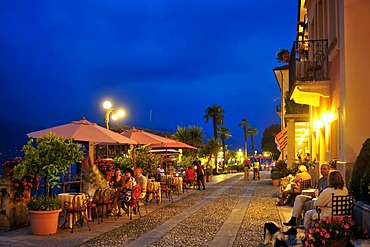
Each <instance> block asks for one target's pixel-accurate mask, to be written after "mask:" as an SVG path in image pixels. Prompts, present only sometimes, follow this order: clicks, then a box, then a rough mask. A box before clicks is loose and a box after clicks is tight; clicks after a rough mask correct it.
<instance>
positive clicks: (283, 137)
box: [275, 128, 288, 151]
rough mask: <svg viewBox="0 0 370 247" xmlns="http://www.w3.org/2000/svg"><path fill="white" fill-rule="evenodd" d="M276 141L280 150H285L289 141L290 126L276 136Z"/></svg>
mask: <svg viewBox="0 0 370 247" xmlns="http://www.w3.org/2000/svg"><path fill="white" fill-rule="evenodd" d="M275 143H276V145H277V149H278V150H279V151H281V150H283V149H284V148H285V146H286V144H287V143H288V128H284V129H283V130H282V131H280V132H279V133H277V135H276V136H275Z"/></svg>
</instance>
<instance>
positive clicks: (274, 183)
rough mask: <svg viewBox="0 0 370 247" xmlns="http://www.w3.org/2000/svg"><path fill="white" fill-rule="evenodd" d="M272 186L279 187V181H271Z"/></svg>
mask: <svg viewBox="0 0 370 247" xmlns="http://www.w3.org/2000/svg"><path fill="white" fill-rule="evenodd" d="M272 185H273V186H276V187H277V186H279V185H280V179H272Z"/></svg>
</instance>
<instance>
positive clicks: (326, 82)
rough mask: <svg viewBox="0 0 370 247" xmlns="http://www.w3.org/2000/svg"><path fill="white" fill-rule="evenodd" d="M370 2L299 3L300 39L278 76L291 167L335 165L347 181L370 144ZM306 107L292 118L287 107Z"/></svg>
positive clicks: (314, 0)
mask: <svg viewBox="0 0 370 247" xmlns="http://www.w3.org/2000/svg"><path fill="white" fill-rule="evenodd" d="M368 13H370V1H367V0H299V1H298V20H297V38H296V40H295V41H294V42H293V44H292V49H291V52H290V59H289V62H288V64H287V65H286V66H281V67H277V68H275V69H274V70H273V71H274V73H275V76H276V80H277V82H278V84H279V87H280V89H281V93H282V97H281V98H282V103H281V106H282V107H281V112H280V116H281V118H282V129H284V128H285V127H286V128H287V140H288V141H287V145H286V147H285V148H284V149H283V157H285V156H287V159H288V166H291V165H292V164H293V163H294V162H296V161H297V156H298V155H299V154H300V155H303V156H305V154H306V153H309V154H310V158H311V160H312V161H313V160H316V162H317V163H318V164H322V163H324V162H329V161H336V162H337V169H339V170H340V171H341V172H342V173H343V174H344V175H345V177H346V181H348V179H349V176H350V171H351V169H352V166H353V164H354V162H355V160H356V157H357V155H358V154H359V152H360V150H361V147H362V144H363V143H364V142H365V140H366V139H367V138H370V127H369V122H370V115H369V114H370V74H369V73H367V72H368V71H367V70H368V69H370V58H368V56H367V53H369V52H370V42H369V41H370V33H369V32H368V31H367V30H370V15H369V14H368ZM291 101H294V103H296V104H298V106H301V107H302V106H307V107H308V108H307V111H300V112H293V113H291V112H289V107H288V105H287V103H289V102H290V103H291Z"/></svg>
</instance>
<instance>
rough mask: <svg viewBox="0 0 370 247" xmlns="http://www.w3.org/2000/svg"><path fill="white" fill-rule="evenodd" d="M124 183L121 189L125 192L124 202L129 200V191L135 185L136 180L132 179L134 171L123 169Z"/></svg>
mask: <svg viewBox="0 0 370 247" xmlns="http://www.w3.org/2000/svg"><path fill="white" fill-rule="evenodd" d="M124 172H125V183H124V185H123V189H124V191H125V200H127V201H129V200H131V190H132V187H134V186H135V185H136V180H135V178H134V171H133V170H132V169H131V168H126V169H125V171H124Z"/></svg>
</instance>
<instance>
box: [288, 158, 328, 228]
mask: <svg viewBox="0 0 370 247" xmlns="http://www.w3.org/2000/svg"><path fill="white" fill-rule="evenodd" d="M320 171H321V175H322V177H321V178H320V179H319V181H318V182H317V186H316V190H317V192H318V195H320V194H321V192H322V191H323V190H324V189H326V188H327V187H328V177H329V172H330V167H329V164H327V163H324V164H322V165H321V168H320ZM313 202H314V199H313V198H312V197H311V196H309V195H298V196H297V197H296V198H295V200H294V205H293V212H292V217H291V218H290V220H289V221H288V222H284V223H283V224H284V225H285V226H292V228H290V229H289V230H288V231H286V232H283V233H284V234H287V235H295V234H297V229H295V227H296V226H297V219H298V218H299V217H300V216H301V213H302V210H305V211H307V210H310V209H314V206H313Z"/></svg>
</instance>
